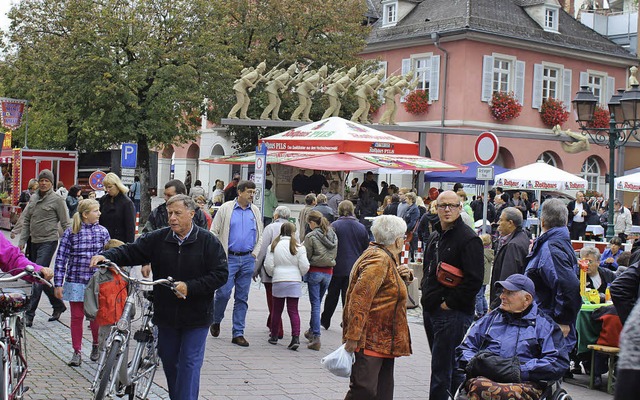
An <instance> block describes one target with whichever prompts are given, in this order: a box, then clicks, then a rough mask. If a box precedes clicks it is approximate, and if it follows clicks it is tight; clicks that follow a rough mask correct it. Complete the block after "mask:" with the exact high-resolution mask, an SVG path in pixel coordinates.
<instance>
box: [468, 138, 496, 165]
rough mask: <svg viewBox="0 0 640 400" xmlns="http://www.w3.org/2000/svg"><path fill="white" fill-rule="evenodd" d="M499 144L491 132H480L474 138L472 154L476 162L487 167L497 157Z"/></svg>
mask: <svg viewBox="0 0 640 400" xmlns="http://www.w3.org/2000/svg"><path fill="white" fill-rule="evenodd" d="M499 149H500V145H499V143H498V138H497V137H496V135H494V134H493V133H491V132H482V133H481V134H480V136H478V138H477V139H476V145H475V148H474V151H473V153H474V155H475V157H476V161H477V162H478V164H480V165H482V166H483V167H488V166H489V165H491V164H493V163H494V161H496V158H498V150H499Z"/></svg>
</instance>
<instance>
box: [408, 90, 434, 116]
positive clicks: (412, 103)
mask: <svg viewBox="0 0 640 400" xmlns="http://www.w3.org/2000/svg"><path fill="white" fill-rule="evenodd" d="M404 109H405V110H406V111H407V112H408V113H409V114H415V115H417V114H424V113H426V112H427V111H429V91H428V90H414V91H412V92H411V93H409V94H408V95H407V97H406V98H405V102H404Z"/></svg>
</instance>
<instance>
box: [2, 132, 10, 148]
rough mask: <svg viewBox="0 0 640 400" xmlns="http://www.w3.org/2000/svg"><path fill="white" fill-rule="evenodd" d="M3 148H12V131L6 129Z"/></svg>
mask: <svg viewBox="0 0 640 400" xmlns="http://www.w3.org/2000/svg"><path fill="white" fill-rule="evenodd" d="M2 148H3V149H11V131H6V132H5V134H4V141H3V142H2Z"/></svg>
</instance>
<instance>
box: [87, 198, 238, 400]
mask: <svg viewBox="0 0 640 400" xmlns="http://www.w3.org/2000/svg"><path fill="white" fill-rule="evenodd" d="M197 209H198V207H197V206H196V204H195V202H194V201H193V199H192V198H191V197H189V196H186V195H184V194H180V195H176V196H173V197H172V198H170V199H169V200H168V201H167V210H168V216H169V225H170V227H168V228H162V229H159V230H156V231H153V232H151V233H148V234H145V235H142V236H141V237H139V238H138V239H137V240H136V241H135V242H134V243H130V244H126V245H124V246H121V247H116V248H113V249H110V250H107V251H105V252H104V253H102V254H101V255H97V256H94V257H93V258H92V259H91V266H96V265H97V264H98V263H99V262H100V261H103V260H104V259H109V260H111V261H113V262H115V263H116V264H118V265H123V266H128V265H144V264H148V263H151V270H152V271H153V276H154V278H155V279H163V278H167V277H169V276H171V277H173V278H174V279H175V280H176V282H175V283H176V290H177V291H178V292H180V293H181V294H182V295H183V296H185V297H184V298H181V297H178V295H177V294H174V293H173V292H172V291H171V290H170V289H169V288H167V287H164V286H154V287H153V294H154V297H153V303H154V309H155V313H154V316H153V322H154V323H155V324H156V326H157V327H158V345H157V347H158V355H159V356H160V359H161V360H162V365H163V367H164V372H165V376H166V378H167V384H168V386H169V397H170V398H171V399H176V400H177V399H180V400H197V399H198V392H199V388H200V369H201V368H202V363H203V361H204V353H205V344H206V339H207V333H208V332H209V326H210V325H211V323H212V322H213V293H214V292H215V290H216V289H218V288H219V287H220V286H222V285H223V284H224V283H226V282H227V275H228V268H227V257H226V254H225V252H224V249H223V247H222V244H220V241H218V239H217V238H216V237H215V236H213V235H212V234H210V233H209V232H208V231H207V230H206V229H202V228H200V227H198V226H195V225H194V224H193V222H192V221H193V216H194V215H195V210H197Z"/></svg>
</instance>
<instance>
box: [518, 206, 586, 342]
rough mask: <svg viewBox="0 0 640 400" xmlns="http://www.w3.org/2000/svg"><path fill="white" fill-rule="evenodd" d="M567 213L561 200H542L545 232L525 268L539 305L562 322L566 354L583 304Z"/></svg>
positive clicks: (542, 221)
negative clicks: (534, 287)
mask: <svg viewBox="0 0 640 400" xmlns="http://www.w3.org/2000/svg"><path fill="white" fill-rule="evenodd" d="M568 214H569V212H568V210H567V207H566V206H565V205H564V203H563V202H562V201H561V200H559V199H548V200H546V201H545V202H544V203H542V213H541V215H540V224H541V226H542V234H541V235H540V237H538V239H536V241H535V242H534V243H533V248H532V249H531V253H530V254H529V255H528V256H527V268H526V270H525V275H526V276H528V277H529V278H531V280H532V281H533V283H534V284H535V285H536V295H535V300H536V303H537V304H538V307H539V308H540V309H541V310H543V311H544V312H546V313H547V314H548V315H549V316H550V317H551V318H552V319H553V320H554V321H555V322H556V323H557V324H558V325H560V329H562V334H563V335H564V337H565V349H566V351H567V353H569V352H570V351H571V349H573V346H574V345H575V343H576V317H577V316H578V312H579V311H580V306H581V304H582V298H581V297H580V280H579V279H578V261H577V260H576V254H575V252H574V250H573V247H572V246H571V240H570V239H569V230H568V229H567V217H568Z"/></svg>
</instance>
